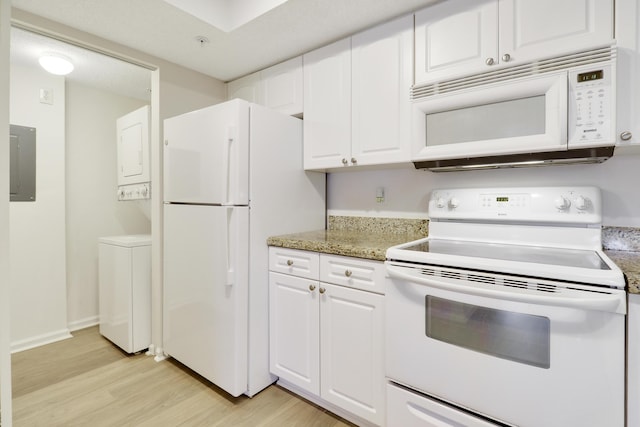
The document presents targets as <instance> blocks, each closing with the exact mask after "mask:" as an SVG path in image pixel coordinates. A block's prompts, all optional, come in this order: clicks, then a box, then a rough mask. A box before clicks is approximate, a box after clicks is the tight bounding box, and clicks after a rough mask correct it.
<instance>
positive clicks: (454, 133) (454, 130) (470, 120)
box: [425, 95, 546, 147]
mask: <svg viewBox="0 0 640 427" xmlns="http://www.w3.org/2000/svg"><path fill="white" fill-rule="evenodd" d="M425 120H426V145H427V147H432V146H437V145H447V144H459V143H464V142H471V141H489V140H496V139H505V138H514V137H522V136H532V135H542V134H544V133H545V126H546V124H545V95H538V96H532V97H528V98H518V99H513V100H508V101H501V102H495V103H491V104H483V105H476V106H471V107H464V108H459V109H455V110H449V111H441V112H436V113H427V114H426V115H425Z"/></svg>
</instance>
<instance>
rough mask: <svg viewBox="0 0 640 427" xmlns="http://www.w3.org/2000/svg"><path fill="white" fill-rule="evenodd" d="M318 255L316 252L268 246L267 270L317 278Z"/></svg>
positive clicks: (318, 268)
mask: <svg viewBox="0 0 640 427" xmlns="http://www.w3.org/2000/svg"><path fill="white" fill-rule="evenodd" d="M319 258H320V256H319V254H318V253H317V252H309V251H301V250H296V249H286V248H278V247H274V246H271V247H269V270H271V271H275V272H278V273H283V274H291V275H293V276H298V277H304V278H307V279H313V280H318V277H319V276H320V273H319V270H320V260H319Z"/></svg>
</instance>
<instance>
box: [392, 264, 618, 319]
mask: <svg viewBox="0 0 640 427" xmlns="http://www.w3.org/2000/svg"><path fill="white" fill-rule="evenodd" d="M386 267H387V273H388V274H389V277H391V278H394V279H401V280H406V281H408V282H413V283H418V284H420V285H426V286H431V287H434V288H439V289H443V290H448V291H453V292H460V293H464V294H468V295H476V296H481V297H487V298H499V299H506V300H509V301H517V302H524V303H530V304H540V305H553V306H561V307H570V308H577V309H582V310H585V309H590V310H598V311H609V312H613V311H616V308H617V307H618V305H619V304H620V299H621V297H620V295H617V294H597V297H595V296H594V297H591V298H576V297H575V296H572V297H563V296H557V295H554V296H542V295H531V294H523V293H518V292H508V291H501V290H495V289H483V288H477V287H474V286H467V285H458V284H455V283H451V282H443V281H440V280H437V279H434V278H432V277H429V278H425V277H418V276H417V275H413V274H409V273H407V272H406V269H405V268H403V267H397V266H393V265H389V264H387V265H386Z"/></svg>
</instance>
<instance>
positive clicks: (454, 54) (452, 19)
mask: <svg viewBox="0 0 640 427" xmlns="http://www.w3.org/2000/svg"><path fill="white" fill-rule="evenodd" d="M497 20H498V6H497V2H496V1H491V2H478V1H476V0H449V1H446V2H442V3H440V4H438V5H436V6H433V7H429V8H427V9H424V10H422V11H420V12H417V13H416V14H415V21H416V22H415V38H416V40H415V43H416V51H415V83H416V84H417V85H418V84H422V83H428V82H433V81H441V80H448V79H451V78H454V77H458V76H461V75H465V74H474V73H477V72H483V71H491V65H487V61H488V62H490V63H493V64H495V63H497V54H498V21H497Z"/></svg>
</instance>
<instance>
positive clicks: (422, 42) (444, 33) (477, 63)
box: [415, 0, 613, 84]
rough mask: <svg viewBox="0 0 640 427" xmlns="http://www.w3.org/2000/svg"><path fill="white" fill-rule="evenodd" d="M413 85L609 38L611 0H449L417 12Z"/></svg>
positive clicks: (608, 41)
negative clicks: (486, 0) (479, 0)
mask: <svg viewBox="0 0 640 427" xmlns="http://www.w3.org/2000/svg"><path fill="white" fill-rule="evenodd" d="M415 37H416V70H415V72H416V74H415V82H416V84H421V83H430V82H434V81H439V80H447V79H451V78H455V77H459V76H463V75H470V74H475V73H479V72H486V71H491V70H493V69H496V68H499V67H506V66H511V65H518V64H522V63H527V62H531V61H533V60H538V59H542V58H548V57H553V56H557V55H563V54H568V53H572V52H579V51H582V50H588V49H591V48H594V47H599V46H604V45H607V44H611V43H612V41H613V0H563V1H557V0H495V1H491V2H478V1H474V0H449V1H447V2H443V3H441V4H438V5H436V6H433V7H430V8H427V9H424V10H422V11H420V12H418V13H417V14H416V30H415Z"/></svg>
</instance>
